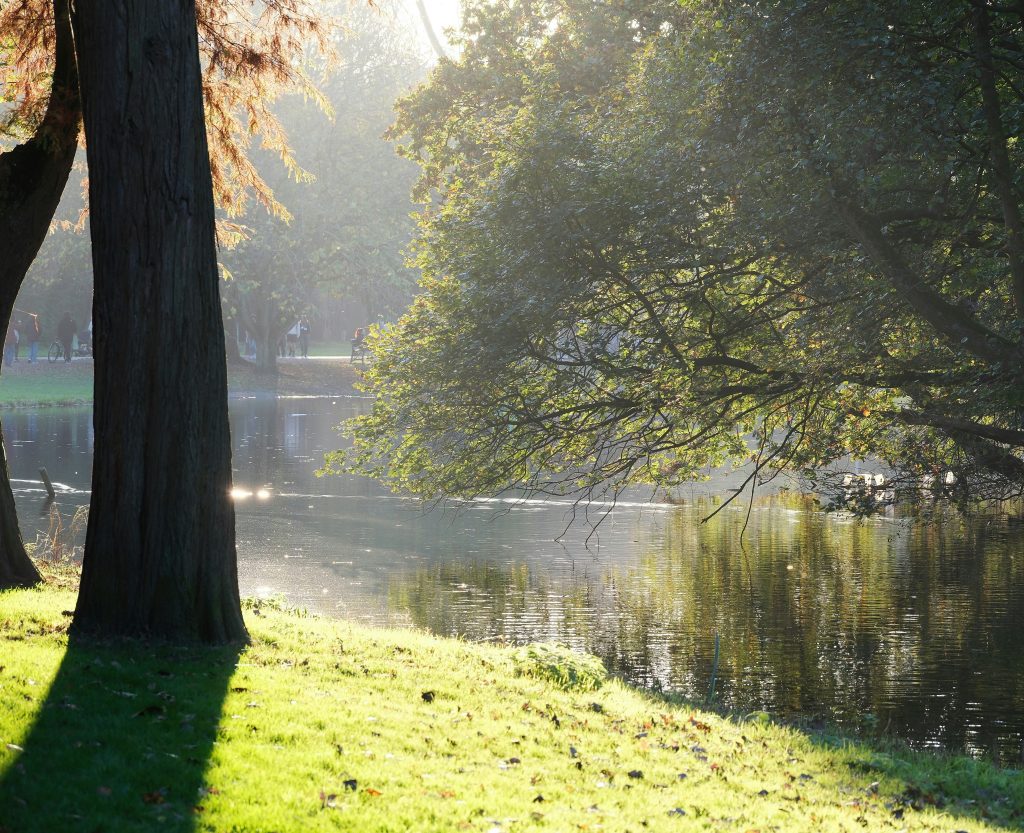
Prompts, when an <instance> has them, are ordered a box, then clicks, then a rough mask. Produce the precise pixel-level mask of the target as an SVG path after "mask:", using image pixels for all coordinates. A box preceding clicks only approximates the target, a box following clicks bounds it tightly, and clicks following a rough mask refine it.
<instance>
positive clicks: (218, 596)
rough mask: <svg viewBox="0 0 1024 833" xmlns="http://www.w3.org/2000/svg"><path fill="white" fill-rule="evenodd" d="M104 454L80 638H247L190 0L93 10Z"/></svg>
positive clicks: (106, 0) (80, 20) (92, 193)
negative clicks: (240, 592) (240, 591)
mask: <svg viewBox="0 0 1024 833" xmlns="http://www.w3.org/2000/svg"><path fill="white" fill-rule="evenodd" d="M72 20H73V23H74V31H75V40H76V45H77V48H78V63H79V72H80V75H81V89H82V103H83V109H84V116H85V135H86V141H87V149H88V158H89V181H90V186H89V201H90V209H91V212H92V213H91V230H92V244H93V269H94V273H95V297H94V301H93V327H94V340H95V358H96V380H95V407H94V415H93V420H94V424H95V458H94V462H93V478H92V502H91V504H90V509H89V527H88V531H87V533H86V543H85V557H84V564H83V572H82V583H81V590H80V592H79V600H78V606H77V609H76V611H75V619H74V629H75V630H76V631H79V632H94V633H95V632H98V633H102V634H133V635H145V636H151V637H156V638H162V639H169V640H173V641H191V640H201V641H205V642H228V641H235V640H241V639H244V638H245V636H246V633H245V626H244V624H243V622H242V616H241V609H240V604H239V597H238V576H237V566H236V554H235V515H234V506H233V504H232V502H231V497H230V494H229V493H230V490H231V440H230V430H229V426H228V410H227V369H226V363H225V357H224V328H223V325H222V321H221V306H220V298H219V277H218V272H217V263H216V251H215V242H214V241H215V238H214V206H213V192H212V184H211V178H210V166H209V158H208V150H207V141H206V132H205V126H204V122H203V106H202V98H201V90H200V65H199V52H198V43H197V34H196V10H195V4H194V2H189V0H177V2H168V0H78V1H77V2H76V3H75V7H74V10H73V13H72Z"/></svg>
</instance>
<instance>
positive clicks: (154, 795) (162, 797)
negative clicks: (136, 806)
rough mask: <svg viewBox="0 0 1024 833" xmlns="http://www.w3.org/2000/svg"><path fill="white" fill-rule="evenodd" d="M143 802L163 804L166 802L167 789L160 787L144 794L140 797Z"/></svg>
mask: <svg viewBox="0 0 1024 833" xmlns="http://www.w3.org/2000/svg"><path fill="white" fill-rule="evenodd" d="M142 800H143V802H145V803H146V804H164V803H165V802H166V801H167V787H161V788H160V789H158V790H153V792H150V793H145V794H144V795H143V796H142Z"/></svg>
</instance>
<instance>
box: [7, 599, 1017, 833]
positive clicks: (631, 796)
mask: <svg viewBox="0 0 1024 833" xmlns="http://www.w3.org/2000/svg"><path fill="white" fill-rule="evenodd" d="M73 605H74V595H73V592H72V591H71V590H68V589H58V588H52V587H51V588H46V589H43V590H30V591H14V592H8V593H3V594H0V666H2V667H0V828H3V829H6V830H8V831H10V833H32V831H99V830H102V831H106V832H107V833H118V831H149V830H173V831H187V830H196V831H233V833H246V832H248V831H253V832H254V831H267V833H269V832H270V831H278V833H283V832H284V831H338V830H345V831H459V830H471V831H495V832H496V833H497V831H509V833H511V832H512V831H533V830H536V831H576V830H584V831H626V830H629V831H635V833H640V831H643V830H651V831H679V830H683V831H690V830H705V829H707V830H735V831H752V830H757V831H769V830H777V831H821V830H829V831H831V830H836V831H839V830H843V831H855V830H865V829H867V830H879V831H881V830H885V831H889V830H909V831H924V830H945V831H956V830H971V831H972V833H977V831H995V830H1011V829H1018V830H1019V829H1020V828H1021V823H1022V812H1024V784H1022V782H1024V778H1021V775H1020V773H1019V772H1018V773H1014V772H1010V771H1000V770H997V769H995V768H993V767H992V766H990V765H988V764H985V763H981V762H977V761H972V760H969V759H965V758H958V757H945V756H932V755H924V754H917V753H912V752H909V751H906V750H902V749H901V748H898V747H893V748H881V747H877V746H876V747H872V746H868V745H864V744H859V743H852V742H845V741H841V740H837V739H834V738H831V737H827V736H823V735H812V734H806V733H801V732H798V731H796V730H794V729H791V728H786V727H782V726H778V725H775V724H773V723H772V722H771V721H766V720H764V719H762V718H761V717H757V718H754V719H751V720H750V721H742V720H727V719H724V718H721V717H717V716H714V715H710V714H705V713H701V712H699V711H695V710H693V709H691V708H685V707H679V706H673V705H669V704H667V703H666V702H664V701H662V700H659V699H657V698H654V697H650V696H646V695H644V694H641V693H638V692H636V691H634V690H631V689H629V688H627V687H625V686H623V685H621V684H619V683H617V682H614V681H608V682H604V683H603V684H602V683H601V681H600V679H598V678H599V677H600V675H599V674H596V673H595V666H594V664H593V662H588V661H584V662H583V665H582V666H581V668H582V670H583V671H585V672H586V674H587V675H588V680H589V682H588V684H587V686H586V687H593V686H597V687H596V688H594V690H589V691H584V690H581V689H580V687H579V686H574V685H569V684H567V681H568V680H570V678H572V677H573V676H574V675H573V674H570V673H555V674H550V673H548V672H547V671H545V672H544V673H543V674H542V675H541V676H534V675H532V674H531V673H530V672H529V670H528V667H524V664H525V666H529V664H530V663H531V662H534V663H539V664H540V665H543V666H544V667H545V668H548V667H549V666H551V665H552V664H553V663H555V664H556V663H557V662H558V659H557V652H550V651H541V652H535V655H534V656H533V658H532V659H531V656H530V653H529V652H525V653H524V652H522V651H520V652H519V653H518V654H515V653H514V652H513V651H510V650H505V649H500V648H495V647H488V646H479V645H471V644H466V643H463V642H459V641H454V640H443V639H436V638H432V637H430V636H427V635H424V634H422V633H418V632H410V631H388V630H373V629H367V628H362V627H357V626H354V625H351V624H347V623H339V622H335V621H330V620H323V619H317V618H310V617H303V616H300V615H296V614H294V613H289V612H287V611H284V610H280V609H274V608H273V607H272V606H266V605H264V606H263V607H256V608H250V609H249V610H248V611H247V622H248V625H249V628H250V631H251V634H252V644H251V645H250V646H248V647H246V648H244V649H241V650H238V649H230V648H200V647H192V648H174V647H170V646H161V645H155V646H154V645H145V644H142V643H137V642H132V641H117V642H96V641H86V640H80V639H72V640H70V641H69V639H68V636H67V626H68V622H69V617H68V616H67V615H65V614H64V613H62V611H66V610H69V609H70V608H72V607H73ZM524 670H525V671H526V672H527V673H523V672H524ZM575 676H576V677H577V678H578V677H579V676H580V675H579V674H576V675H575ZM548 677H551V678H552V680H549V679H547V678H548ZM560 683H561V684H560Z"/></svg>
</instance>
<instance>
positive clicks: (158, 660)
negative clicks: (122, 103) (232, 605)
mask: <svg viewBox="0 0 1024 833" xmlns="http://www.w3.org/2000/svg"><path fill="white" fill-rule="evenodd" d="M238 654H239V648H238V647H237V646H230V647H218V648H211V647H204V646H190V647H185V648H182V647H172V646H167V645H152V644H147V643H145V642H138V641H131V640H119V641H112V642H103V641H96V640H92V639H85V638H81V637H72V638H71V640H70V643H69V645H68V648H67V652H66V654H65V655H64V658H63V660H62V662H61V666H60V670H59V671H58V672H57V676H56V678H55V679H54V682H53V685H52V687H51V688H50V691H49V692H48V694H47V696H46V701H45V702H44V704H43V705H42V707H41V708H40V710H39V711H38V713H37V718H36V722H35V724H34V725H33V726H32V727H31V729H30V731H29V733H28V736H27V738H26V740H25V741H24V743H23V746H24V751H23V752H21V753H19V755H18V758H17V760H16V762H15V763H14V764H13V765H12V766H11V767H10V769H8V770H7V772H6V773H5V774H4V776H3V779H2V781H0V831H4V833H7V832H8V831H9V833H30V831H62V832H63V831H69V832H70V831H83V833H94V832H95V833H99V832H100V831H103V832H104V833H116V831H129V830H131V831H141V830H151V829H157V828H159V829H161V830H167V831H175V833H177V832H178V831H189V830H192V829H193V827H194V826H195V820H196V817H197V815H199V814H201V813H202V800H203V796H204V792H203V775H204V772H205V770H206V767H207V763H208V761H209V758H210V754H211V752H212V749H213V744H214V740H215V738H216V736H217V727H218V723H219V721H220V716H221V707H222V703H223V701H224V697H225V695H226V693H227V689H228V684H229V680H230V679H231V675H232V674H233V673H234V670H235V665H236V662H237V659H238Z"/></svg>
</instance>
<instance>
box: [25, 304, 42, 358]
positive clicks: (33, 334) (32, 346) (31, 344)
mask: <svg viewBox="0 0 1024 833" xmlns="http://www.w3.org/2000/svg"><path fill="white" fill-rule="evenodd" d="M28 315H29V319H28V326H27V327H26V328H25V329H27V330H28V361H29V364H35V363H36V358H37V357H38V356H39V339H40V338H42V336H43V328H42V327H41V326H40V325H39V316H38V315H36V314H35V313H34V312H30V313H29V314H28Z"/></svg>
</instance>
